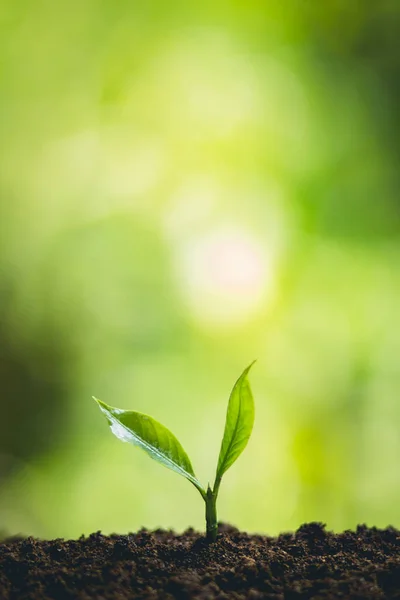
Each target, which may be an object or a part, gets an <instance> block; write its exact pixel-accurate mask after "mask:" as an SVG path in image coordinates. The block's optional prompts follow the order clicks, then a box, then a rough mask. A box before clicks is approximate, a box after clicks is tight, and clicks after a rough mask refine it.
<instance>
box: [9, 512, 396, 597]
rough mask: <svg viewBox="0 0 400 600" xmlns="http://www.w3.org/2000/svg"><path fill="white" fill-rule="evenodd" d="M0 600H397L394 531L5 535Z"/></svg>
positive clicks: (313, 528) (314, 527) (313, 526)
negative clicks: (212, 538) (207, 536)
mask: <svg viewBox="0 0 400 600" xmlns="http://www.w3.org/2000/svg"><path fill="white" fill-rule="evenodd" d="M0 598H1V600H17V599H18V600H19V599H21V600H30V599H32V600H38V599H40V600H47V599H50V598H51V599H52V600H53V599H54V600H71V599H84V600H88V599H89V598H96V599H99V600H111V599H113V600H117V599H118V600H122V599H126V600H128V599H129V600H131V599H134V598H140V599H143V600H146V599H155V598H165V599H167V600H168V599H173V598H178V599H187V598H198V599H202V600H206V599H212V598H218V599H219V600H223V599H225V600H226V599H233V600H235V599H236V600H239V599H242V598H249V599H253V600H256V599H262V598H270V599H274V600H301V599H304V600H308V599H322V598H324V599H325V598H335V599H336V598H340V599H344V598H358V599H360V600H369V599H376V600H378V599H379V600H382V599H383V598H397V599H398V600H400V531H398V530H397V529H394V528H392V527H388V528H387V529H376V528H368V527H366V526H364V525H361V526H359V527H357V530H356V531H345V532H344V533H341V534H333V533H330V532H328V531H326V529H325V526H324V525H323V524H321V523H310V524H308V525H303V526H301V527H300V528H299V529H298V530H297V531H296V532H295V533H285V534H282V535H280V536H279V537H277V538H272V537H266V536H259V535H248V534H246V533H242V532H240V531H238V530H237V529H235V528H234V527H230V526H227V525H222V526H221V527H220V535H219V537H218V540H217V542H216V543H215V544H211V545H208V544H207V543H206V541H205V540H204V538H203V536H202V534H199V533H197V532H195V531H194V530H193V529H188V530H187V531H186V532H185V533H183V534H182V535H176V534H174V533H173V532H172V531H163V530H156V531H153V532H150V531H147V530H144V529H143V530H141V531H139V532H138V533H136V534H130V535H111V536H105V535H102V534H101V533H100V532H98V533H94V534H92V535H90V536H89V537H86V538H85V537H82V538H80V539H79V540H70V541H65V540H62V539H56V540H52V541H43V540H37V539H34V538H25V539H22V538H19V539H17V538H13V539H8V540H6V541H5V542H3V543H0Z"/></svg>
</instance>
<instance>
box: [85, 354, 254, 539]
mask: <svg viewBox="0 0 400 600" xmlns="http://www.w3.org/2000/svg"><path fill="white" fill-rule="evenodd" d="M253 364H254V363H251V365H249V366H248V367H247V369H245V370H244V371H243V373H242V374H241V376H240V377H239V379H238V380H237V381H236V383H235V385H234V386H233V389H232V392H231V395H230V397H229V403H228V410H227V413H226V422H225V431H224V437H223V438H222V443H221V449H220V452H219V458H218V466H217V472H216V476H215V481H214V486H213V488H212V489H211V487H210V484H208V486H207V491H206V490H205V489H204V488H203V487H202V485H201V483H200V482H199V480H198V479H197V477H196V475H195V473H194V471H193V467H192V464H191V462H190V459H189V457H188V455H187V454H186V452H185V450H184V449H183V448H182V446H181V444H180V442H179V441H178V440H177V438H176V437H175V436H174V435H173V434H172V433H171V432H170V431H169V429H167V428H166V427H164V425H161V423H158V421H156V420H155V419H153V418H152V417H149V416H148V415H144V414H142V413H139V412H135V411H132V410H122V409H120V408H113V407H112V406H108V405H107V404H105V403H104V402H102V401H101V400H98V399H97V398H94V397H93V398H94V400H96V402H97V404H98V406H99V408H100V410H101V411H102V413H103V414H104V415H105V417H106V419H107V421H108V423H109V425H110V427H111V431H112V432H113V434H114V435H115V436H116V437H117V438H118V439H120V440H122V441H123V442H130V443H131V444H133V445H134V446H139V448H142V449H143V450H144V451H145V452H147V454H148V455H149V456H150V457H151V458H153V459H154V460H156V461H157V462H159V463H161V464H162V465H164V466H165V467H167V468H168V469H171V470H172V471H175V472H176V473H179V474H180V475H183V477H186V479H188V480H189V481H190V482H191V483H192V484H193V485H194V487H195V488H196V489H197V490H198V491H199V492H200V494H201V497H202V498H203V500H204V502H205V504H206V527H207V539H208V540H209V541H210V542H214V541H215V539H216V537H217V533H218V523H217V508H216V505H217V497H218V492H219V487H220V484H221V479H222V476H223V474H224V473H225V471H227V470H228V469H229V467H230V466H232V465H233V463H234V462H235V460H236V459H237V458H238V457H239V456H240V454H241V453H242V452H243V450H244V448H245V447H246V445H247V442H248V441H249V438H250V435H251V431H252V429H253V423H254V400H253V395H252V393H251V389H250V384H249V381H248V377H247V376H248V373H249V371H250V369H251V367H252V366H253Z"/></svg>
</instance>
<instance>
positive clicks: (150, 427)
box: [93, 396, 205, 496]
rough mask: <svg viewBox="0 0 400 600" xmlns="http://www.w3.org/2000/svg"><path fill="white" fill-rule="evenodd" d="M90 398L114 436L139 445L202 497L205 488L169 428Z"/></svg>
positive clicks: (153, 420) (134, 413)
mask: <svg viewBox="0 0 400 600" xmlns="http://www.w3.org/2000/svg"><path fill="white" fill-rule="evenodd" d="M93 399H94V400H96V402H97V404H98V406H99V408H100V410H101V411H102V413H103V414H104V415H105V417H106V419H107V421H108V423H109V425H110V427H111V431H112V432H113V434H114V435H115V436H116V437H117V438H118V439H120V440H122V441H123V442H129V443H131V444H133V445H134V446H139V448H142V450H144V451H145V452H147V454H148V455H149V456H150V457H151V458H153V459H154V460H156V461H157V462H159V463H161V464H162V465H164V467H167V468H168V469H171V470H172V471H175V473H179V474H180V475H183V477H186V479H188V480H189V481H190V482H191V483H193V485H194V486H195V487H196V488H197V489H198V490H199V492H200V493H201V495H202V496H203V495H205V491H204V490H203V488H202V486H201V484H200V482H199V481H198V479H197V477H196V475H195V474H194V471H193V467H192V464H191V462H190V459H189V457H188V455H187V454H186V452H185V451H184V449H183V448H182V446H181V444H180V443H179V441H178V440H177V439H176V437H175V436H174V434H173V433H171V432H170V431H169V429H167V428H166V427H164V425H161V423H159V422H158V421H156V420H155V419H153V418H152V417H149V416H148V415H144V414H142V413H140V412H136V411H133V410H122V409H120V408H114V407H112V406H108V405H107V404H105V403H104V402H102V401H101V400H98V399H97V398H95V397H94V396H93Z"/></svg>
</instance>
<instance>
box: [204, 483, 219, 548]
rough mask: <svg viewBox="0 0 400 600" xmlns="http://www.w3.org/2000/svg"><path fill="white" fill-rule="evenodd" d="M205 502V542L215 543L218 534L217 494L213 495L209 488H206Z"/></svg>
mask: <svg viewBox="0 0 400 600" xmlns="http://www.w3.org/2000/svg"><path fill="white" fill-rule="evenodd" d="M205 502H206V524H207V541H208V542H215V540H216V539H217V533H218V521H217V494H215V493H214V492H213V491H212V489H211V488H210V486H208V488H207V494H206V497H205Z"/></svg>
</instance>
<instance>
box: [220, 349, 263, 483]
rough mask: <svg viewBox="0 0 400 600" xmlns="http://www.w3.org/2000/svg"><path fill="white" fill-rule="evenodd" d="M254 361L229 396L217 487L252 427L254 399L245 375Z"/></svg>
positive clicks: (239, 452) (247, 437)
mask: <svg viewBox="0 0 400 600" xmlns="http://www.w3.org/2000/svg"><path fill="white" fill-rule="evenodd" d="M254 362H255V361H254ZM254 362H252V363H251V365H249V366H248V367H247V369H245V370H244V371H243V373H242V374H241V376H240V377H239V379H238V380H237V382H236V383H235V385H234V386H233V390H232V392H231V395H230V397H229V403H228V410H227V413H226V422H225V431H224V437H223V439H222V444H221V450H220V452H219V458H218V467H217V476H216V484H217V487H218V486H219V482H220V480H221V477H222V475H223V474H224V473H225V471H227V470H228V469H229V467H230V466H232V465H233V463H234V462H235V460H236V459H237V458H238V457H239V456H240V454H241V453H242V452H243V450H244V449H245V447H246V445H247V442H248V441H249V438H250V435H251V431H252V429H253V423H254V400H253V394H252V393H251V389H250V383H249V380H248V378H247V375H248V373H249V371H250V369H251V367H252V366H253V364H254Z"/></svg>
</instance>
